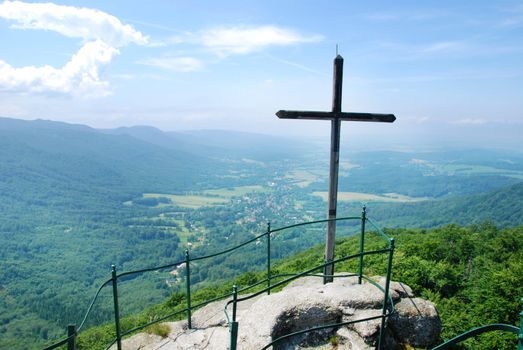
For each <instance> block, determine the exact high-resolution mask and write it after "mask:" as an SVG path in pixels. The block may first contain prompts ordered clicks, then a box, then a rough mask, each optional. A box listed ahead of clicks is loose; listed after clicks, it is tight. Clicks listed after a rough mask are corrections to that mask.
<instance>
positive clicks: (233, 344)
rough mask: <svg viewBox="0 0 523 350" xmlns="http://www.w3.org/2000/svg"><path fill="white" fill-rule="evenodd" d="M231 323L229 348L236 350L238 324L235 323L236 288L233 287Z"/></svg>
mask: <svg viewBox="0 0 523 350" xmlns="http://www.w3.org/2000/svg"><path fill="white" fill-rule="evenodd" d="M232 300H233V303H232V322H231V328H230V332H231V343H230V346H229V349H230V350H236V343H237V341H238V322H236V304H237V302H238V287H237V286H236V285H234V286H233V287H232Z"/></svg>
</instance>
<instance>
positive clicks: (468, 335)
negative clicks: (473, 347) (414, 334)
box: [432, 323, 523, 350]
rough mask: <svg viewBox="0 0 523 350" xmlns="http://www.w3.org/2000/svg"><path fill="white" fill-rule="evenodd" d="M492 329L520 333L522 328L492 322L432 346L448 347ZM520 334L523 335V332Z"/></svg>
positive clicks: (433, 349)
mask: <svg viewBox="0 0 523 350" xmlns="http://www.w3.org/2000/svg"><path fill="white" fill-rule="evenodd" d="M492 331H504V332H510V333H514V334H516V335H520V331H521V330H520V329H519V328H518V327H516V326H512V325H509V324H504V323H491V324H489V325H486V326H480V327H476V328H472V329H470V330H468V331H466V332H465V333H461V334H460V335H457V336H455V337H454V338H452V339H449V340H447V341H446V342H444V343H443V344H440V345H438V346H436V347H435V348H432V350H443V349H448V348H449V347H451V346H452V345H456V344H458V343H461V342H462V341H465V340H467V339H469V338H472V337H475V336H477V335H480V334H483V333H487V332H492ZM520 336H523V334H522V335H520ZM519 341H520V342H521V339H519ZM520 346H521V345H520Z"/></svg>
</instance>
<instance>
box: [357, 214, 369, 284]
mask: <svg viewBox="0 0 523 350" xmlns="http://www.w3.org/2000/svg"><path fill="white" fill-rule="evenodd" d="M366 220H367V207H366V206H363V209H362V211H361V234H360V267H359V272H358V283H359V284H361V276H362V275H363V251H364V250H365V221H366Z"/></svg>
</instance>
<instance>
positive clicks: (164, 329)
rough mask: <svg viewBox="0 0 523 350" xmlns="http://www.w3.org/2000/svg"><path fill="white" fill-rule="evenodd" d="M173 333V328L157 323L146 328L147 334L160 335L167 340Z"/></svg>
mask: <svg viewBox="0 0 523 350" xmlns="http://www.w3.org/2000/svg"><path fill="white" fill-rule="evenodd" d="M170 331H171V327H169V325H168V324H165V323H155V324H153V325H150V326H149V327H147V328H145V332H146V333H149V334H155V335H159V336H160V337H162V338H166V337H167V336H168V335H169V332H170Z"/></svg>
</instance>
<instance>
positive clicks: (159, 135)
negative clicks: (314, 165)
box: [100, 126, 312, 161]
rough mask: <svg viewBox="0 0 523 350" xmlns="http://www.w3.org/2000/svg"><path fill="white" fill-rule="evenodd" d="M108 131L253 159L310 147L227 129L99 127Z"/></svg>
mask: <svg viewBox="0 0 523 350" xmlns="http://www.w3.org/2000/svg"><path fill="white" fill-rule="evenodd" d="M100 131H102V132H104V133H107V134H113V135H128V136H132V137H134V138H137V139H139V140H142V141H146V142H149V143H151V144H154V145H157V146H161V147H165V148H168V149H174V150H183V151H185V152H188V153H195V154H202V155H205V156H207V157H213V158H229V159H230V158H232V159H241V158H248V159H255V160H259V161H268V160H281V159H285V158H299V157H300V156H303V155H304V154H307V152H308V151H310V150H311V149H312V146H311V145H310V144H307V143H305V144H304V143H303V141H301V142H299V141H293V140H290V139H286V138H282V137H276V136H270V135H262V134H256V133H247V132H238V131H230V130H195V131H186V132H164V131H161V130H159V129H156V128H153V127H150V126H133V127H121V128H116V129H103V130H100Z"/></svg>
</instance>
